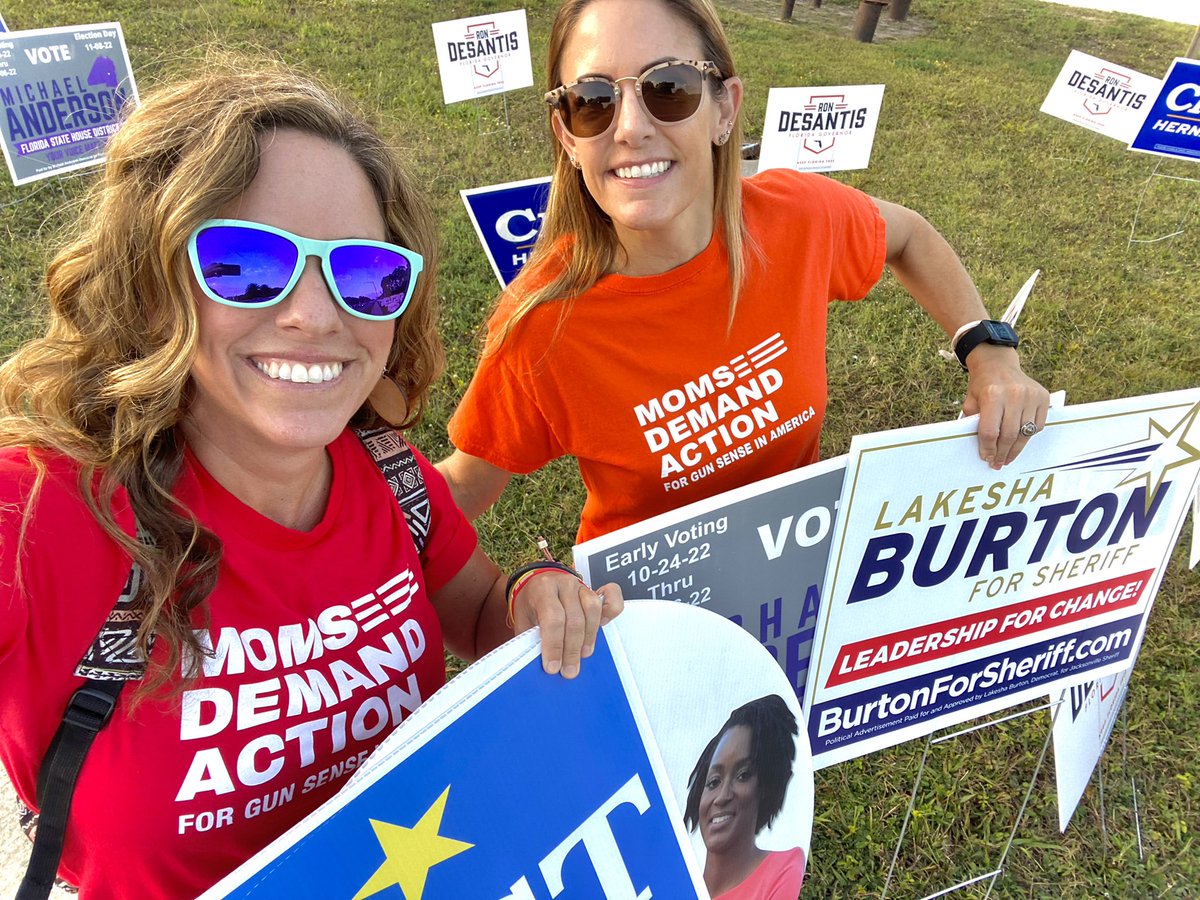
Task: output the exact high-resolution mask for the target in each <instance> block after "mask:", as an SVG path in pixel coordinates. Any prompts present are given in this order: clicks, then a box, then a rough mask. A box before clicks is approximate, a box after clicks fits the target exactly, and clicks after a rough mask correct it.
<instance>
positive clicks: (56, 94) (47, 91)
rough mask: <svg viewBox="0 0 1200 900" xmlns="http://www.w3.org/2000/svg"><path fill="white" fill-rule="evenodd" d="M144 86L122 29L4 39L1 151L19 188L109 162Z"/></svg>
mask: <svg viewBox="0 0 1200 900" xmlns="http://www.w3.org/2000/svg"><path fill="white" fill-rule="evenodd" d="M130 101H133V102H135V103H136V102H137V86H136V85H135V84H134V81H133V70H132V68H131V67H130V65H129V53H128V51H127V50H126V49H125V36H124V35H123V34H122V33H121V26H120V25H118V24H117V23H116V22H107V23H104V24H101V25H77V26H70V27H64V28H41V29H37V30H34V31H13V32H9V33H7V34H4V35H3V36H2V37H0V106H2V107H3V109H4V132H3V140H2V141H0V147H2V148H3V150H4V161H5V162H6V163H7V164H8V171H9V174H10V175H11V176H12V180H13V184H18V185H19V184H26V183H28V182H31V181H37V180H38V179H41V178H49V177H50V176H52V175H58V174H61V173H63V172H71V171H74V170H75V169H82V168H84V167H86V166H93V165H97V164H98V163H101V162H103V161H104V145H105V143H106V142H107V141H108V137H109V135H111V134H112V133H113V132H114V131H116V130H117V128H119V127H120V116H121V110H122V108H123V107H124V106H125V104H126V103H128V102H130Z"/></svg>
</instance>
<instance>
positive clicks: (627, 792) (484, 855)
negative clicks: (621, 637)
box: [218, 633, 700, 900]
mask: <svg viewBox="0 0 1200 900" xmlns="http://www.w3.org/2000/svg"><path fill="white" fill-rule="evenodd" d="M527 656H529V658H528V660H527V661H526V662H524V664H523V665H521V666H520V667H519V668H516V669H515V671H514V672H513V674H512V675H511V676H510V677H508V679H507V680H506V681H504V682H503V683H502V684H500V685H499V687H496V688H494V689H492V690H490V692H487V691H488V689H489V688H490V686H486V687H483V688H481V692H484V693H486V695H485V696H484V697H483V699H482V700H480V701H479V702H478V703H477V704H476V705H475V706H474V707H472V708H470V709H468V710H467V712H465V713H463V714H462V715H461V716H460V717H459V718H458V719H457V720H456V721H454V722H453V723H452V724H450V725H449V726H447V727H446V728H444V729H443V730H440V731H437V732H436V733H434V734H433V736H432V737H431V738H430V739H429V740H428V741H427V742H425V743H423V744H421V745H420V746H419V747H417V749H415V750H413V751H412V752H411V754H410V755H408V756H407V757H406V758H404V759H402V760H401V761H400V762H398V763H395V764H394V765H392V764H391V763H390V762H388V761H386V760H385V761H384V762H383V763H379V764H377V765H378V767H379V768H380V769H387V767H388V766H389V765H391V768H390V769H388V770H387V771H385V772H383V774H382V775H379V776H378V778H377V780H375V781H374V783H369V784H367V785H366V787H365V789H364V790H362V792H361V793H358V794H357V795H354V791H353V790H351V791H349V792H343V793H344V794H346V795H348V796H351V797H352V799H349V800H348V801H346V802H345V803H344V805H342V806H341V808H340V809H338V810H337V812H336V813H335V814H334V815H332V817H330V818H327V819H326V820H325V821H323V822H321V823H320V824H319V825H317V826H316V827H314V828H312V829H311V830H308V832H307V833H306V834H303V836H302V837H298V838H297V839H296V840H295V841H294V842H292V843H291V844H290V846H287V847H286V849H282V850H280V849H279V848H278V846H276V847H273V848H268V850H267V851H265V852H264V853H265V855H266V858H265V859H261V858H260V860H259V864H260V865H261V868H259V869H258V871H256V872H254V873H253V874H248V875H247V874H244V873H235V875H240V876H241V877H242V878H244V880H242V881H241V883H240V884H238V885H237V886H236V887H233V888H232V889H231V890H229V882H228V881H227V882H225V883H223V884H222V885H218V888H221V889H226V890H229V893H228V894H227V896H230V897H253V898H261V897H288V898H296V897H321V898H332V897H345V898H354V900H367V898H379V900H469V898H475V897H478V898H481V900H482V898H486V900H552V898H559V897H561V898H564V900H600V898H607V900H618V898H620V900H637V898H646V897H650V896H654V897H664V898H665V897H670V898H673V900H687V898H697V897H699V896H700V895H699V893H698V892H697V889H696V887H695V886H694V885H695V882H694V879H693V876H692V875H691V874H690V872H689V869H688V863H687V858H686V857H685V855H684V854H685V851H684V850H683V849H682V846H681V841H680V832H679V831H678V824H677V823H678V812H677V810H675V811H673V809H674V807H673V805H672V803H670V802H669V801H668V800H667V799H666V798H665V797H664V796H663V793H662V792H661V791H660V790H659V782H658V780H657V779H656V777H655V772H654V769H653V767H652V764H651V759H650V756H649V753H648V752H647V749H646V746H645V743H644V741H643V739H642V736H641V733H640V732H639V729H638V725H637V722H636V720H635V717H634V713H633V710H632V709H631V707H630V702H629V699H628V697H627V694H626V691H625V688H624V686H623V685H622V683H621V678H620V675H619V673H618V670H617V666H616V663H615V661H614V658H613V654H612V650H611V647H610V645H609V643H608V641H607V639H606V638H605V635H604V634H603V633H602V634H601V635H600V638H599V640H598V641H597V645H596V651H595V653H594V655H593V656H592V657H591V658H590V659H588V660H587V664H586V665H585V666H583V670H582V673H581V674H580V675H579V677H577V678H575V679H572V680H569V681H568V680H566V679H564V678H560V677H556V676H549V675H546V674H545V673H544V672H543V671H542V668H541V662H540V658H539V657H538V655H537V653H536V648H535V650H534V651H533V652H532V654H527ZM460 677H461V676H460ZM436 702H437V698H436V697H435V698H433V699H432V700H431V701H430V704H429V705H430V706H433V705H434V704H436ZM420 712H421V713H426V710H425V709H424V708H423V709H422V710H421V711H420ZM426 721H427V724H428V721H429V720H426ZM406 724H407V723H406ZM429 730H430V731H431V732H432V731H434V730H436V728H430V729H429ZM414 743H416V742H414ZM402 754H403V748H402V749H401V750H399V751H397V752H396V755H397V756H400V755H402ZM581 773H583V774H582V775H581ZM377 775H378V772H377V771H375V770H368V771H367V772H366V773H364V775H363V776H362V777H363V778H364V779H365V781H366V782H370V781H371V780H372V779H373V778H376V776H377ZM351 787H353V786H351ZM334 802H335V803H336V802H338V801H337V800H335V801H334ZM305 829H306V826H305V823H301V825H300V826H297V833H302V832H303V830H305ZM285 837H286V836H285ZM272 850H275V852H276V855H274V856H273V858H272V855H271V854H272Z"/></svg>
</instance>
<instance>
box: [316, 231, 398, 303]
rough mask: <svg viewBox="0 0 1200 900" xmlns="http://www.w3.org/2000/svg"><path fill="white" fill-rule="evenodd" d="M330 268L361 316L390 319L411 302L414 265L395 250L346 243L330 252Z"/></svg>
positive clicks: (335, 279)
mask: <svg viewBox="0 0 1200 900" xmlns="http://www.w3.org/2000/svg"><path fill="white" fill-rule="evenodd" d="M329 269H330V271H331V272H332V273H333V282H334V284H336V285H337V289H338V293H340V294H341V295H342V300H343V301H345V303H346V305H347V306H349V307H350V308H351V309H353V310H354V311H355V312H357V313H359V314H361V315H364V316H368V317H370V318H378V319H389V318H392V317H394V316H397V315H399V314H400V313H401V312H403V310H404V307H405V306H407V305H408V298H409V295H410V294H411V293H412V284H413V271H412V265H411V264H410V263H409V261H408V260H407V259H406V258H405V257H403V256H401V255H400V254H399V253H397V252H396V251H394V250H388V249H386V248H384V247H369V246H365V245H363V244H346V245H344V246H341V247H336V248H334V250H333V251H332V252H331V253H330V254H329Z"/></svg>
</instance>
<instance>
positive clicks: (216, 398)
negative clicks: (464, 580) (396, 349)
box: [185, 129, 395, 459]
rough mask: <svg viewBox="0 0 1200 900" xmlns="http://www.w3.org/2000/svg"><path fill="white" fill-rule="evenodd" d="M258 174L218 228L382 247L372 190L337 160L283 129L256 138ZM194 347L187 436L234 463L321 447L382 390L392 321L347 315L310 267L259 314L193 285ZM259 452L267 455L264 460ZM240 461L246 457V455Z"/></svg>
mask: <svg viewBox="0 0 1200 900" xmlns="http://www.w3.org/2000/svg"><path fill="white" fill-rule="evenodd" d="M261 146H262V151H261V155H260V162H259V169H258V174H257V175H256V176H255V178H254V180H253V181H252V182H251V183H250V186H249V187H248V188H247V189H246V191H245V192H244V193H243V194H241V196H239V197H238V198H237V199H235V200H233V201H232V202H230V203H228V204H226V205H225V206H223V207H221V209H220V210H218V211H217V213H216V216H215V217H216V218H230V219H243V220H248V221H251V222H258V223H261V224H264V225H271V226H274V227H276V228H282V229H285V230H287V231H291V232H293V233H295V234H298V235H302V236H304V237H309V238H316V239H318V240H337V239H341V238H369V239H373V240H378V241H382V240H387V233H386V230H385V227H384V223H383V218H382V216H381V214H380V211H379V203H378V201H377V199H376V197H375V193H374V191H373V190H372V188H371V183H370V182H369V181H368V180H367V176H366V175H365V174H364V173H363V171H362V169H361V168H360V167H359V166H358V164H357V163H356V162H355V161H354V159H353V158H352V157H351V156H350V154H349V153H347V152H346V151H345V150H343V149H341V148H340V147H337V146H335V145H334V144H331V143H329V142H328V141H325V140H324V139H322V138H318V137H315V136H313V135H310V134H306V133H304V132H300V131H295V130H290V129H283V130H280V131H278V132H275V133H272V134H267V135H264V136H263V137H262V138H261ZM192 295H193V297H194V298H195V303H196V311H197V318H198V320H199V326H200V341H199V347H198V349H197V353H196V358H195V360H194V361H193V363H192V371H191V377H192V384H193V396H194V400H193V402H192V404H191V406H190V407H189V409H188V411H187V417H186V421H185V429H186V430H188V431H189V432H191V434H192V435H193V436H199V437H201V438H202V441H196V440H193V441H191V443H192V446H193V449H198V445H199V444H201V443H203V444H206V445H215V446H217V447H219V448H220V449H221V451H222V452H223V453H225V454H226V455H228V456H231V457H239V456H246V457H247V458H263V459H270V458H272V455H278V454H282V453H286V452H287V451H311V450H315V449H319V448H323V447H324V446H325V445H326V444H328V443H330V442H331V441H333V440H334V438H336V437H337V435H338V434H339V433H340V432H341V431H342V429H343V428H345V426H346V424H347V422H348V421H349V420H350V417H351V416H352V415H353V414H354V413H355V412H356V411H357V410H358V408H359V407H360V406H361V405H362V404H363V402H364V401H365V400H366V397H367V394H368V393H369V392H370V391H371V388H372V387H374V386H375V385H376V383H377V382H378V381H379V376H380V373H381V372H382V371H383V368H384V365H385V364H386V361H387V356H388V352H389V350H390V348H391V344H392V336H393V332H394V329H395V324H394V322H390V321H389V322H375V321H367V320H364V319H360V318H357V317H355V316H352V315H350V314H349V313H348V312H346V311H345V310H344V309H342V308H341V307H340V306H338V304H337V302H336V301H335V300H334V299H333V297H332V295H331V294H330V293H329V288H328V286H327V285H326V284H325V280H324V277H323V275H322V273H321V262H320V260H319V259H317V258H315V257H310V258H309V259H308V260H307V262H306V263H305V268H304V271H303V273H302V274H301V276H300V280H299V281H298V282H297V283H296V286H295V287H294V288H293V290H292V292H291V293H290V294H288V295H287V297H285V298H284V299H283V301H282V302H280V303H278V304H276V305H274V306H269V307H265V308H262V309H241V308H234V307H229V306H224V305H221V304H219V303H217V302H215V301H213V300H211V299H209V298H208V297H206V296H204V294H203V293H201V291H200V288H199V286H198V285H196V284H195V283H193V285H192ZM264 454H265V455H264ZM247 455H248V456H247Z"/></svg>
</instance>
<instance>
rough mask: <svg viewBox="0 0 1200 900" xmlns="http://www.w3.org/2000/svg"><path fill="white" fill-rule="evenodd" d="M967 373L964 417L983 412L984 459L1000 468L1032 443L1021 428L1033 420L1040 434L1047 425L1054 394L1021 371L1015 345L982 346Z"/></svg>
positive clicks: (971, 358) (973, 353)
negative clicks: (1026, 445)
mask: <svg viewBox="0 0 1200 900" xmlns="http://www.w3.org/2000/svg"><path fill="white" fill-rule="evenodd" d="M967 370H968V371H969V373H970V375H969V377H968V379H967V396H966V399H965V400H963V405H962V410H963V415H965V416H973V415H975V413H979V457H980V459H982V460H983V461H984V462H986V463H987V464H988V465H989V466H991V467H992V468H993V469H996V470H999V469H1001V468H1002V467H1004V466H1006V465H1008V464H1009V463H1010V462H1012V461H1013V460H1014V459H1016V458H1017V454H1019V453H1020V452H1021V451H1022V450H1023V449H1024V448H1025V444H1026V443H1028V441H1029V437H1027V436H1026V435H1023V434H1021V426H1022V425H1024V424H1025V423H1026V422H1033V423H1034V424H1035V425H1036V426H1037V430H1038V431H1041V430H1042V429H1043V428H1044V427H1045V425H1046V411H1047V410H1048V409H1049V408H1050V394H1049V392H1048V391H1047V390H1046V389H1045V388H1044V387H1042V386H1041V385H1040V384H1038V383H1037V382H1036V381H1034V380H1033V379H1032V378H1030V377H1029V376H1028V375H1026V374H1025V373H1024V372H1022V371H1021V363H1020V362H1019V361H1018V359H1017V351H1016V350H1014V349H1013V348H1011V347H999V346H996V345H995V344H980V345H979V346H978V347H976V348H975V349H974V350H972V351H971V352H970V354H969V355H968V356H967ZM1035 434H1036V432H1035Z"/></svg>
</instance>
